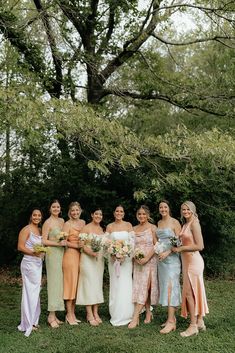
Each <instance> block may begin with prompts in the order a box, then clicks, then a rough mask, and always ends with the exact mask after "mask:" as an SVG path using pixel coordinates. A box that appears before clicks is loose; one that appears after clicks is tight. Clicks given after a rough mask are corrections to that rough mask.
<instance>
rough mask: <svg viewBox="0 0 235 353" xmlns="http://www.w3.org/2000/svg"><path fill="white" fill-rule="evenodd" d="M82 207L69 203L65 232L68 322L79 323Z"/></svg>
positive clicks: (65, 280) (65, 278) (65, 279)
mask: <svg viewBox="0 0 235 353" xmlns="http://www.w3.org/2000/svg"><path fill="white" fill-rule="evenodd" d="M81 212H82V209H81V206H80V204H79V203H78V202H72V203H71V204H70V205H69V211H68V216H69V220H68V221H67V222H65V224H64V227H63V232H65V233H66V234H68V237H67V246H66V248H65V251H64V257H63V275H64V300H65V303H66V312H67V314H66V318H65V320H66V322H67V323H69V324H70V325H77V324H78V322H79V320H77V318H76V316H75V299H76V295H77V286H78V275H79V262H80V251H79V250H80V249H79V244H80V242H79V233H80V231H81V229H82V228H83V227H84V226H85V221H84V220H82V219H80V215H81Z"/></svg>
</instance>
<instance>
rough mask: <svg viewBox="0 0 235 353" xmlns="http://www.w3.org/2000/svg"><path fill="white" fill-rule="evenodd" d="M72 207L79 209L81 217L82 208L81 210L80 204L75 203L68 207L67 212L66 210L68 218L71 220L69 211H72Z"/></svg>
mask: <svg viewBox="0 0 235 353" xmlns="http://www.w3.org/2000/svg"><path fill="white" fill-rule="evenodd" d="M74 206H76V207H78V208H79V209H80V215H81V213H82V208H81V205H80V203H79V202H77V201H74V202H71V203H70V205H69V210H68V217H69V218H71V215H70V213H71V210H72V208H73V207H74ZM80 215H79V217H80Z"/></svg>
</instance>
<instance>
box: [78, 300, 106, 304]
mask: <svg viewBox="0 0 235 353" xmlns="http://www.w3.org/2000/svg"><path fill="white" fill-rule="evenodd" d="M103 303H104V300H103V301H98V302H95V303H94V302H92V303H91V302H90V303H85V304H84V303H82V304H81V303H79V302H76V305H96V304H103Z"/></svg>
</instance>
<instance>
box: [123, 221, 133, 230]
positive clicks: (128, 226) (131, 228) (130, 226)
mask: <svg viewBox="0 0 235 353" xmlns="http://www.w3.org/2000/svg"><path fill="white" fill-rule="evenodd" d="M125 225H126V227H127V229H128V231H131V230H133V226H132V224H131V223H130V222H125Z"/></svg>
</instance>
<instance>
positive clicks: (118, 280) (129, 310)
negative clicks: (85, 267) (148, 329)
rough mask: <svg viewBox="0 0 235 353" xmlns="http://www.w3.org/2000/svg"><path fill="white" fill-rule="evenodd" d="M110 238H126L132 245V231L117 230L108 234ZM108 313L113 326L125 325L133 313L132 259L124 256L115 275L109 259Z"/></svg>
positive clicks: (111, 261)
mask: <svg viewBox="0 0 235 353" xmlns="http://www.w3.org/2000/svg"><path fill="white" fill-rule="evenodd" d="M108 237H109V239H111V240H128V241H131V242H132V244H133V246H134V238H133V237H134V234H133V232H130V233H129V232H127V231H119V232H112V233H110V234H109V236H108ZM108 267H109V281H110V284H109V285H110V287H109V313H110V316H111V319H110V323H111V324H112V325H113V326H122V325H127V324H128V323H129V322H130V321H131V320H132V316H133V313H134V304H133V303H132V259H131V257H126V258H125V261H124V262H123V263H122V264H121V266H120V275H119V277H118V276H117V273H116V271H115V266H114V262H113V260H112V259H111V258H110V259H109V265H108Z"/></svg>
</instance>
